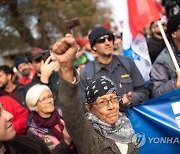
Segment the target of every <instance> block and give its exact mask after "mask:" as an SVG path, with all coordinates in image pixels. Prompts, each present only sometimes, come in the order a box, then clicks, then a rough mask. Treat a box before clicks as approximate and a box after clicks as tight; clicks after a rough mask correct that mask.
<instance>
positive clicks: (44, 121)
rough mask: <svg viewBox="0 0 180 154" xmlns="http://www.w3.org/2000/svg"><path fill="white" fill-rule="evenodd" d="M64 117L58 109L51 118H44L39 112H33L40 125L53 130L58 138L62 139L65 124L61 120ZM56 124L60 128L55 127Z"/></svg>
mask: <svg viewBox="0 0 180 154" xmlns="http://www.w3.org/2000/svg"><path fill="white" fill-rule="evenodd" d="M60 119H62V117H61V116H60V115H59V113H58V111H57V109H55V110H54V111H53V113H52V114H51V116H50V117H49V118H42V117H41V116H40V115H39V114H38V113H37V112H34V114H33V120H34V122H35V123H36V125H37V126H38V127H44V128H48V129H50V130H52V131H53V132H54V133H55V135H56V136H57V138H58V140H59V141H61V139H63V129H64V125H63V124H62V123H61V122H60ZM55 125H58V126H59V129H60V131H59V130H57V129H56V128H55Z"/></svg>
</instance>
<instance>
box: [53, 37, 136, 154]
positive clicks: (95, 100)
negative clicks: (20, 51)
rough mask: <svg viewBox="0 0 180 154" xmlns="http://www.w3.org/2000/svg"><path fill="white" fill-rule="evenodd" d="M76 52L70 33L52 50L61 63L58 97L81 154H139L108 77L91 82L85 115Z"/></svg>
mask: <svg viewBox="0 0 180 154" xmlns="http://www.w3.org/2000/svg"><path fill="white" fill-rule="evenodd" d="M76 51H77V45H76V43H75V40H74V38H73V37H72V36H71V35H70V34H67V35H66V36H65V37H64V38H63V39H61V40H59V41H57V42H56V43H55V44H54V45H53V47H52V51H51V55H52V59H53V60H58V61H59V63H60V66H61V67H60V73H61V79H60V88H59V97H60V100H61V102H60V105H61V107H62V112H63V118H64V121H65V123H66V128H67V130H68V132H69V134H70V136H71V138H72V140H73V142H74V144H75V145H76V147H77V150H78V152H79V153H82V154H115V153H116V154H136V153H137V148H136V147H135V146H134V145H133V143H132V137H133V135H134V131H133V129H132V126H131V124H130V121H129V120H128V118H127V117H126V116H125V115H123V114H121V113H119V103H120V101H121V98H120V97H119V96H117V94H116V87H115V85H114V84H113V83H112V82H111V81H110V80H109V79H107V78H106V77H102V78H99V79H97V80H96V81H94V82H92V83H91V85H89V87H88V88H87V90H86V94H87V100H88V102H87V103H86V108H87V109H88V113H87V115H86V116H85V115H84V112H83V108H82V104H81V102H80V97H79V92H78V86H79V85H78V83H79V77H78V73H77V72H76V71H74V68H73V58H74V57H75V54H76Z"/></svg>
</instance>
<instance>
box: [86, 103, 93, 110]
mask: <svg viewBox="0 0 180 154" xmlns="http://www.w3.org/2000/svg"><path fill="white" fill-rule="evenodd" d="M85 108H86V109H87V110H88V112H91V111H92V105H91V104H88V103H85Z"/></svg>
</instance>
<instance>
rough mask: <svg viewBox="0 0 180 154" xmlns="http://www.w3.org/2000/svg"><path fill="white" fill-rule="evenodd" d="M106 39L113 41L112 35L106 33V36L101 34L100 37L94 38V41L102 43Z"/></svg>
mask: <svg viewBox="0 0 180 154" xmlns="http://www.w3.org/2000/svg"><path fill="white" fill-rule="evenodd" d="M106 39H107V40H108V41H114V37H113V36H112V35H108V36H101V37H100V38H98V39H97V40H96V43H104V42H105V41H106Z"/></svg>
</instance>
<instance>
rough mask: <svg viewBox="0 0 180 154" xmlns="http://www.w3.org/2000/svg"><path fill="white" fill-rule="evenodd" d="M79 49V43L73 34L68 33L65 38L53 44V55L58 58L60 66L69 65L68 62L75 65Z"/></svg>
mask: <svg viewBox="0 0 180 154" xmlns="http://www.w3.org/2000/svg"><path fill="white" fill-rule="evenodd" d="M77 50H78V45H77V44H76V41H75V39H74V38H73V36H72V35H71V34H66V36H65V37H64V38H62V39H60V40H58V41H57V42H56V43H55V44H54V45H53V46H52V51H51V54H52V55H53V56H52V57H55V58H56V60H58V62H59V63H60V66H64V67H65V66H67V67H68V65H66V64H68V63H71V64H72V65H73V61H74V59H75V56H76V52H77ZM52 60H53V59H52Z"/></svg>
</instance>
